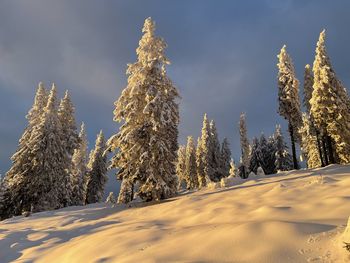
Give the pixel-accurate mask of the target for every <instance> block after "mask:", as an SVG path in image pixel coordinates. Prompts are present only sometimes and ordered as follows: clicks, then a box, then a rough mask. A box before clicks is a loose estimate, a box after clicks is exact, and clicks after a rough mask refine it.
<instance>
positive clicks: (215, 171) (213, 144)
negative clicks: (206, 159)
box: [209, 120, 223, 182]
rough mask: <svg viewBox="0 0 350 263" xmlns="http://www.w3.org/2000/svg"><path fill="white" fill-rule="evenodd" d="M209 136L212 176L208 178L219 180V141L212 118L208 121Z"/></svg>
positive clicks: (220, 176)
mask: <svg viewBox="0 0 350 263" xmlns="http://www.w3.org/2000/svg"><path fill="white" fill-rule="evenodd" d="M209 138H210V139H209V145H210V146H209V150H210V165H211V170H212V177H211V178H210V180H211V181H214V182H219V181H220V180H221V178H222V177H223V175H222V170H221V158H220V157H221V154H220V142H219V137H218V132H217V129H216V125H215V122H214V120H211V121H210V137H209Z"/></svg>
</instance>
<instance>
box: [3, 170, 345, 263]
mask: <svg viewBox="0 0 350 263" xmlns="http://www.w3.org/2000/svg"><path fill="white" fill-rule="evenodd" d="M349 216H350V166H339V165H333V166H329V167H326V168H321V169H313V170H300V171H291V172H285V173H283V174H278V175H273V176H266V177H265V178H257V179H251V180H245V181H243V182H242V183H238V184H236V185H234V186H232V187H228V188H220V189H216V190H205V191H203V190H202V191H198V192H195V193H185V194H183V195H181V196H178V197H175V198H173V199H169V200H166V201H163V202H160V203H149V204H145V203H133V204H132V205H131V207H125V206H117V207H114V208H112V207H109V206H106V205H104V204H100V205H89V206H85V207H70V208H65V209H61V210H56V211H53V212H42V213H37V214H34V215H32V216H30V217H28V218H24V217H22V216H19V217H15V218H12V219H8V220H5V221H2V222H0V259H1V262H13V261H14V262H32V261H35V262H61V263H62V262H173V261H177V262H269V263H272V262H343V261H345V262H346V259H345V257H347V255H350V252H347V251H346V250H345V249H344V248H343V244H342V240H343V237H344V235H342V233H343V232H344V230H345V225H346V222H347V220H348V217H349Z"/></svg>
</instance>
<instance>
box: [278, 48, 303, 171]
mask: <svg viewBox="0 0 350 263" xmlns="http://www.w3.org/2000/svg"><path fill="white" fill-rule="evenodd" d="M277 57H278V59H279V63H278V64H277V67H278V69H279V71H278V101H279V109H278V113H279V114H280V115H281V116H282V117H284V118H285V119H286V120H287V121H288V129H289V134H290V139H291V144H292V154H293V166H294V169H298V168H299V165H298V160H297V156H296V149H295V143H296V142H298V141H299V137H300V136H299V134H298V129H299V127H300V126H301V124H302V119H301V110H300V101H299V81H298V79H297V78H296V76H295V70H294V66H293V63H292V60H291V58H290V56H289V55H288V53H287V51H286V46H285V45H284V46H283V47H282V49H281V52H280V54H279V55H278V56H277Z"/></svg>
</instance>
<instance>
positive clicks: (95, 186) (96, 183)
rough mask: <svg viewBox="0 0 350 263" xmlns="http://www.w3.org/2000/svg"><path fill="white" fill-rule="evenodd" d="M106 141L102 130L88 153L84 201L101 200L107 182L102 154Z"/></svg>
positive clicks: (105, 162) (105, 166)
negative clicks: (92, 148)
mask: <svg viewBox="0 0 350 263" xmlns="http://www.w3.org/2000/svg"><path fill="white" fill-rule="evenodd" d="M105 150H106V143H105V139H104V136H103V132H102V131H100V133H99V134H98V135H97V139H96V144H95V148H94V150H93V151H92V152H91V153H90V157H89V158H90V159H89V163H88V169H89V172H88V175H87V184H86V199H85V200H86V201H85V202H86V203H87V204H93V203H97V202H101V201H102V198H103V194H104V188H105V185H106V183H107V180H108V177H107V175H106V173H107V157H106V155H105V154H104V153H105Z"/></svg>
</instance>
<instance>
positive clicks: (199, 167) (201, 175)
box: [196, 137, 208, 188]
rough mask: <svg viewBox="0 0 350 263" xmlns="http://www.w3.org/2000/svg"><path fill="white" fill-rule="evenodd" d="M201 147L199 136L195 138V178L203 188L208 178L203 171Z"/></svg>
mask: <svg viewBox="0 0 350 263" xmlns="http://www.w3.org/2000/svg"><path fill="white" fill-rule="evenodd" d="M203 154H204V151H203V148H202V141H201V138H200V137H199V138H198V140H197V148H196V165H197V178H198V183H199V188H203V187H206V186H207V183H208V180H207V177H206V176H205V171H204V163H203Z"/></svg>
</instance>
